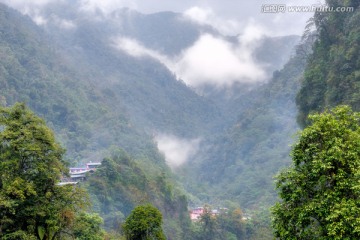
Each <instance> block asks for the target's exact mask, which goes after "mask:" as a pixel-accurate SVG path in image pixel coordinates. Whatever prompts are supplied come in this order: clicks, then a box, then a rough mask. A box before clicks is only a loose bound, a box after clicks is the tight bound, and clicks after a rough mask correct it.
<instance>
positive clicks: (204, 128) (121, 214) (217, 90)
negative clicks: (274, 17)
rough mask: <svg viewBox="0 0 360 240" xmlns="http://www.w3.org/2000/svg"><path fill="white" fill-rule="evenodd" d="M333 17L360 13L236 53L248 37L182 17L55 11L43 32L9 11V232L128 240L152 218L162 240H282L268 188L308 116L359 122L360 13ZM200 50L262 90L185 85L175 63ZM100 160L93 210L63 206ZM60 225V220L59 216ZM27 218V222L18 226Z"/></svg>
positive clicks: (324, 16)
mask: <svg viewBox="0 0 360 240" xmlns="http://www.w3.org/2000/svg"><path fill="white" fill-rule="evenodd" d="M77 3H79V2H77ZM327 4H328V6H334V7H337V6H350V7H353V9H354V11H352V12H341V13H340V12H321V11H318V12H316V13H315V15H314V17H313V18H312V19H310V21H309V24H308V26H307V28H306V29H305V33H304V35H303V37H302V38H301V39H300V37H299V36H283V37H270V36H262V37H259V38H255V39H253V42H251V44H250V43H249V42H248V43H247V44H248V45H246V44H245V43H242V42H241V39H244V38H245V37H246V36H243V35H236V34H237V33H234V35H233V36H228V35H224V34H223V33H222V32H221V31H219V30H218V29H216V28H215V27H213V26H210V25H207V24H199V23H198V22H194V21H185V20H184V18H183V17H184V16H183V15H182V14H179V13H172V12H163V13H154V14H143V13H140V12H137V11H135V10H131V9H121V10H116V11H114V12H113V13H112V14H104V13H102V12H101V11H95V12H93V13H89V12H86V11H83V10H79V9H78V8H77V7H76V6H77V5H76V4H73V2H72V1H57V2H56V1H54V2H52V3H49V4H47V3H45V4H44V5H43V7H42V8H41V9H38V11H39V12H37V13H38V14H41V15H42V16H43V17H44V19H46V20H47V21H43V22H41V21H39V18H37V19H36V18H34V15H32V14H33V13H31V12H30V13H28V14H29V15H28V16H26V15H22V14H20V13H19V12H17V11H16V10H14V9H11V8H9V7H7V6H5V5H4V4H0V56H1V57H0V104H1V105H2V106H4V107H10V106H14V107H13V108H3V109H2V112H1V113H2V118H1V121H3V122H2V128H0V135H4V136H5V135H6V136H10V135H11V137H13V140H14V144H15V145H11V144H10V145H9V141H10V140H9V139H5V138H3V139H2V140H3V144H2V145H1V148H2V152H1V156H2V158H3V160H1V162H0V164H2V166H3V167H2V168H1V169H0V171H2V172H3V174H2V175H1V177H2V179H1V181H0V200H1V203H0V210H1V211H0V216H1V227H0V234H3V235H4V234H5V235H6V236H7V237H8V234H10V235H9V237H12V238H15V239H16V237H18V238H26V237H29V236H31V237H34V236H35V238H36V237H37V238H38V239H51V238H52V237H54V236H55V235H56V236H57V237H59V236H63V235H61V234H62V233H63V232H64V231H63V230H64V229H65V230H66V231H67V230H69V232H71V236H75V237H76V238H77V239H90V238H88V236H90V235H93V236H94V239H103V238H104V237H106V238H108V239H121V238H125V235H128V236H129V234H130V233H126V234H125V232H124V228H123V227H124V225H123V223H124V222H125V221H126V219H127V217H128V216H132V215H131V213H132V211H133V209H136V207H137V206H138V205H142V206H143V205H144V204H151V205H152V206H154V207H155V208H157V209H158V210H159V211H160V213H161V217H162V219H163V225H162V229H163V232H164V235H165V237H166V238H167V239H187V240H199V239H207V240H209V239H269V238H271V237H272V230H271V229H270V216H269V206H271V205H272V204H273V203H274V202H276V201H277V196H276V192H275V190H274V182H273V178H272V177H273V176H274V174H275V173H276V172H278V171H279V169H281V168H283V167H285V166H287V165H289V164H290V159H291V158H290V156H289V153H290V145H291V144H292V143H293V142H294V134H295V133H296V131H298V130H299V128H301V127H304V126H306V125H308V124H309V119H308V115H309V114H310V113H313V112H321V111H324V110H325V109H327V108H330V107H334V106H337V105H339V104H347V105H349V106H351V107H352V109H353V110H354V111H359V110H360V109H359V108H360V105H359V102H360V99H359V96H360V95H359V93H360V89H359V87H360V85H359V80H360V79H359V76H360V75H359V69H360V66H359V42H360V38H359V37H360V28H359V24H358V22H360V18H359V17H360V15H359V2H358V1H356V0H353V1H351V0H349V1H337V0H328V1H327ZM62 20H67V21H65V22H64V21H62ZM34 21H35V22H36V23H35V22H34ZM299 41H300V42H299ZM204 42H205V43H209V42H210V43H211V44H214V43H215V45H216V44H222V47H223V49H225V52H226V53H227V54H231V56H232V57H234V58H236V59H237V58H239V59H241V58H244V59H247V60H248V62H247V63H251V64H250V65H247V66H253V65H252V64H254V65H255V66H256V67H255V68H254V69H256V70H259V72H261V73H262V74H260V75H264V76H265V77H264V79H262V80H261V81H260V80H259V81H258V80H256V81H255V82H249V81H243V80H244V79H240V80H241V81H240V80H239V79H238V80H239V81H235V82H231V84H230V85H228V86H226V85H224V86H219V85H212V84H208V85H206V84H205V85H203V86H201V87H197V86H193V85H191V84H189V82H186V81H185V80H186V79H181V78H180V77H179V75H177V74H178V72H176V71H173V70H174V69H172V68H170V67H169V66H170V65H171V64H170V65H169V61H170V60H171V61H172V62H171V63H172V64H175V63H176V61H175V60H176V59H181V60H182V61H185V60H186V58H185V56H187V57H188V55H186V54H189V52H190V53H191V51H194V49H195V50H198V48H197V47H198V44H200V43H204ZM129 43H130V47H133V48H136V49H137V50H138V55H136V54H134V53H133V52H131V51H129ZM126 44H128V45H126ZM131 44H132V45H131ZM224 46H225V47H224ZM244 46H245V47H248V48H245V47H244ZM126 47H127V48H126ZM229 49H230V50H234V51H229ZM130 50H131V48H130ZM135 52H136V51H135ZM139 52H140V53H141V54H140V53H139ZM195 52H196V51H195ZM229 52H230V53H229ZM244 56H245V57H244ZM174 59H175V60H174ZM184 59H185V60H184ZM203 61H205V60H204V59H203ZM182 67H184V65H182ZM210 70H212V69H209V72H210V73H213V72H212V71H210ZM259 72H257V73H259ZM255 75H256V74H255ZM256 76H257V75H256ZM229 86H230V87H229ZM17 102H24V103H25V105H24V104H16V103H17ZM26 106H27V107H28V108H29V109H31V110H32V111H34V113H35V114H36V115H38V116H39V117H40V118H42V119H44V120H41V119H40V118H39V117H37V116H35V114H33V113H32V112H31V111H30V110H29V109H28V108H27V107H26ZM19 113H22V114H23V116H26V117H25V118H17V114H18V115H19ZM22 114H20V115H22ZM11 117H13V118H11ZM27 118H28V120H29V121H27V120H26V119H27ZM24 119H25V120H24ZM296 120H297V122H298V123H299V125H300V127H299V126H298V124H297V122H296ZM10 123H11V124H13V125H12V130H13V132H12V133H11V134H10V132H9V131H8V128H7V127H6V126H7V124H10ZM45 124H46V125H47V126H48V127H49V128H47V127H45ZM21 126H23V127H24V129H22V128H21ZM37 126H40V127H39V128H38V127H37ZM17 127H20V128H19V129H20V130H19V131H18V129H17ZM26 127H28V129H27V128H26ZM34 129H35V130H36V132H34V133H31V132H32V131H33V130H34ZM39 129H42V130H39ZM44 129H45V130H44ZM52 131H54V135H53V133H52ZM30 133H31V134H30ZM40 135H41V136H42V135H43V136H45V137H41V136H40ZM19 136H23V138H22V137H19ZM31 136H33V138H32V140H29V139H28V137H31ZM55 139H57V141H58V142H59V143H58V142H57V141H55ZM22 140H24V141H25V142H21V141H22ZM11 141H12V140H11ZM47 143H49V144H48V145H47ZM18 144H20V145H21V146H20V145H18ZM12 146H15V147H14V148H12ZM19 146H20V147H19ZM44 146H45V147H46V146H47V147H50V148H51V149H52V150H51V151H50V152H49V151H48V152H46V151H45V153H44V154H45V155H46V156H47V157H49V159H47V158H45V157H43V156H41V155H42V154H43V153H42V152H41V151H42V150H41V149H42V148H43V147H44ZM19 149H20V152H17V151H18V150H19ZM29 149H30V150H29ZM63 149H66V151H63ZM35 150H36V151H35ZM40 150H41V151H40ZM35 153H38V154H39V155H38V156H36V154H35ZM40 153H41V154H40ZM55 155H56V156H55ZM9 156H12V157H9ZM179 156H180V157H181V161H180V162H177V163H176V162H175V164H172V165H171V164H170V163H171V161H177V160H178V159H179ZM51 159H53V160H54V159H55V160H56V159H58V160H59V161H60V162H58V161H57V160H56V161H54V164H55V165H56V167H54V168H52V169H50V170H49V171H50V173H51V174H50V175H49V174H48V173H47V172H46V171H45V172H44V171H43V170H44V169H45V170H46V169H47V168H46V167H45V166H43V162H46V161H50V160H51ZM173 159H175V160H173ZM91 161H94V162H101V166H100V167H99V168H98V169H97V170H96V171H95V172H94V173H92V174H89V175H87V176H86V179H87V181H85V182H81V183H80V184H79V185H77V186H79V188H78V190H79V191H84V192H85V189H86V191H87V192H88V194H89V196H90V202H91V204H92V207H91V208H92V210H91V211H90V210H89V212H86V213H85V212H77V210H76V209H75V208H72V207H71V206H70V208H69V209H67V208H64V206H63V205H62V204H63V203H62V201H63V200H64V201H67V200H69V199H67V197H68V196H67V195H66V194H67V192H66V193H65V192H62V190H60V188H58V187H56V186H57V185H56V183H57V182H58V181H59V179H60V177H61V176H60V175H61V174H60V173H62V174H64V175H67V172H68V169H67V167H68V166H73V167H75V166H76V167H80V166H83V165H84V164H85V163H86V162H91ZM38 163H39V164H38ZM19 164H20V165H19ZM28 164H29V165H28ZM32 164H34V165H32ZM50 166H53V165H51V164H50ZM169 166H171V167H172V168H170V167H169ZM17 167H19V168H17ZM33 167H36V169H37V170H34V171H33V170H31V169H32V168H33ZM38 167H39V169H38ZM24 168H26V169H25V170H24ZM51 171H55V172H51ZM22 172H25V173H26V174H25V175H22ZM24 176H25V179H26V180H24V179H22V177H24ZM33 177H34V178H33ZM14 179H15V180H14ZM29 179H30V181H28V180H29ZM39 179H40V180H39ZM44 179H45V180H44ZM49 179H50V180H49ZM48 180H49V181H48ZM41 181H45V182H48V183H49V185H44V186H48V187H49V189H53V190H54V193H53V194H60V195H61V196H60V197H59V199H58V200H59V203H58V204H55V205H54V208H51V207H49V201H50V200H49V199H51V196H50V195H49V194H47V192H48V190H49V189H43V186H41V187H39V191H40V190H43V193H44V194H45V195H44V194H41V193H37V192H36V191H35V187H34V186H33V185H34V184H35V185H36V184H38V183H39V182H41ZM54 184H55V185H54ZM63 189H68V190H69V191H70V190H71V189H73V188H67V187H65V188H63ZM76 189H77V188H76ZM13 190H14V191H13ZM62 193H64V194H63V195H62ZM84 194H85V193H84ZM42 195H44V196H42ZM85 195H86V194H85ZM70 200H74V201H75V200H77V199H76V198H75V199H70ZM70 200H69V201H70ZM79 201H80V200H79ZM32 202H38V203H42V205H39V204H38V205H36V204H35V205H31V203H32ZM80 202H81V201H80ZM74 204H75V205H76V204H77V203H74ZM199 206H204V208H203V211H204V214H203V216H202V217H200V218H199V219H198V220H197V221H193V222H192V221H190V218H189V210H191V209H192V207H199ZM18 207H21V208H23V209H25V210H21V209H20V208H18ZM26 209H30V210H31V211H30V210H29V211H27V210H26ZM34 209H38V210H39V211H38V212H37V213H35V212H32V210H34ZM44 209H45V210H44ZM219 209H222V210H221V211H219V212H216V211H217V210H219ZM62 210H69V211H68V213H69V214H70V213H71V214H70V215H71V216H70V218H69V219H70V220H71V221H70V220H69V219H68V218H67V217H68V215H66V214H65V215H66V216H65V215H64V214H63V212H62ZM57 211H58V212H60V215H61V216H65V217H64V218H61V219H58V218H56V217H54V214H55V215H56V212H57ZM14 212H16V213H17V214H14ZM44 212H47V213H49V215H47V214H43V213H44ZM94 212H96V213H98V214H100V216H101V217H100V216H99V215H97V214H96V213H94ZM215 212H216V214H215ZM37 214H40V215H41V216H38V215H37ZM23 217H26V218H28V219H29V221H27V222H26V223H24V224H22V225H21V226H18V224H17V223H18V222H19V223H21V221H20V220H18V218H23ZM48 217H50V218H51V221H50V222H49V220H48ZM157 217H158V219H160V216H157ZM14 219H15V220H14ZM52 224H53V225H52ZM60 225H61V227H59V226H60ZM130 225H132V226H133V225H134V224H133V223H131V224H130ZM305 225H306V224H304V226H305ZM54 226H56V227H55V228H54ZM100 226H101V228H100ZM311 226H312V227H311V228H312V229H315V227H314V226H313V225H311ZM125 228H126V227H125ZM103 229H104V230H105V231H106V233H105V231H104V230H103ZM129 229H130V228H129ZM125 231H126V230H125ZM131 231H132V230H131ZM279 231H280V230H279ZM11 234H15V235H11ZM54 234H55V235H54ZM159 234H160V233H159ZM5 235H4V236H5ZM130 235H131V234H130ZM160 235H161V237H160V238H163V235H162V234H160ZM160 235H159V236H160ZM277 235H278V236H280V235H279V234H277ZM29 239H30V238H29ZM64 239H65V238H64Z"/></svg>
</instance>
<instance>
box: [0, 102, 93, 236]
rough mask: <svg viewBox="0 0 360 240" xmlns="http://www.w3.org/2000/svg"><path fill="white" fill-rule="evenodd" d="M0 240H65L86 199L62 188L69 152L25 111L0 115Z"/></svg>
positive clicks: (20, 107)
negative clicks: (67, 153)
mask: <svg viewBox="0 0 360 240" xmlns="http://www.w3.org/2000/svg"><path fill="white" fill-rule="evenodd" d="M0 126H1V131H0V237H2V238H4V239H32V238H39V239H59V238H60V236H61V233H62V231H65V230H66V229H67V228H68V227H70V226H71V224H72V222H73V221H74V217H75V213H76V212H77V211H79V210H80V209H81V208H83V207H84V206H85V204H86V198H85V197H84V195H85V196H86V194H85V193H84V191H83V190H81V189H79V188H74V187H72V186H58V185H57V183H59V182H60V178H61V176H62V174H66V173H67V172H68V169H67V167H66V164H65V162H64V161H63V159H62V156H63V153H64V151H63V149H62V148H61V147H60V145H59V144H58V143H57V142H56V141H55V139H54V135H53V133H52V132H51V131H50V130H49V129H48V128H47V127H46V125H45V123H44V121H43V120H42V119H40V118H38V117H36V116H35V115H34V114H33V113H32V112H30V111H29V110H28V109H27V108H26V107H25V105H23V104H16V105H15V106H14V107H13V108H1V109H0Z"/></svg>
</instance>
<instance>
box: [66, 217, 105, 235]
mask: <svg viewBox="0 0 360 240" xmlns="http://www.w3.org/2000/svg"><path fill="white" fill-rule="evenodd" d="M102 223H103V220H102V218H101V217H100V216H99V215H98V214H95V213H84V212H83V213H81V214H79V215H78V216H76V219H75V226H74V227H73V235H74V237H75V239H76V240H103V239H104V235H105V234H104V231H103V230H102V229H101V227H100V225H101V224H102Z"/></svg>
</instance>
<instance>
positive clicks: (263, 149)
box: [183, 43, 311, 209]
mask: <svg viewBox="0 0 360 240" xmlns="http://www.w3.org/2000/svg"><path fill="white" fill-rule="evenodd" d="M306 44H311V43H306ZM304 68H305V58H304V57H303V56H302V55H301V54H299V53H297V54H296V55H295V56H294V57H292V58H291V59H290V60H289V62H288V63H287V64H286V65H285V66H284V68H283V69H282V70H280V71H276V72H274V75H273V78H272V80H271V81H270V82H269V83H268V84H265V85H263V86H261V87H259V88H256V89H253V90H251V91H249V92H248V93H247V95H246V96H243V97H242V98H239V99H237V100H235V102H234V104H233V106H236V105H239V106H242V107H241V111H240V114H239V115H238V119H237V121H236V122H235V123H234V124H233V125H232V126H231V127H229V128H228V129H227V130H226V132H224V133H223V134H219V135H216V136H213V137H211V138H210V141H206V142H204V143H203V145H202V147H201V149H202V150H203V151H201V153H200V154H199V155H198V156H197V158H196V159H195V160H194V161H193V162H191V163H190V164H189V165H188V166H187V167H186V168H185V169H184V170H183V173H184V176H185V177H184V182H185V185H186V186H189V189H191V188H192V190H191V191H194V192H197V191H199V190H200V191H201V192H202V194H201V196H202V198H203V199H213V200H215V201H216V199H217V201H222V200H223V199H231V200H232V201H235V202H239V203H240V204H241V206H242V207H244V208H245V209H248V208H250V209H257V208H258V207H259V206H264V205H265V206H268V205H270V204H271V203H272V202H273V201H274V200H275V199H276V194H275V192H274V188H273V185H272V182H273V181H272V178H273V176H274V175H275V174H276V172H277V171H278V170H279V169H280V168H282V167H285V166H287V165H288V163H289V150H290V148H289V145H290V144H291V143H292V142H293V140H294V139H293V137H294V134H295V132H296V131H297V129H298V127H297V124H296V113H297V109H296V105H295V96H296V93H297V91H298V89H299V87H300V80H301V78H302V73H303V70H304ZM244 101H245V103H244ZM234 111H236V110H235V109H234ZM189 179H191V180H189ZM197 184H198V186H199V188H193V187H194V186H196V185H197Z"/></svg>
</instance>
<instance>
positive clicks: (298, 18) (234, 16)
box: [0, 0, 320, 35]
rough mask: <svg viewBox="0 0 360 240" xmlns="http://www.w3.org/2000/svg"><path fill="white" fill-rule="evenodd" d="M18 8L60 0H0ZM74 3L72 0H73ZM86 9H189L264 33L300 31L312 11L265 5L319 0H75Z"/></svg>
mask: <svg viewBox="0 0 360 240" xmlns="http://www.w3.org/2000/svg"><path fill="white" fill-rule="evenodd" d="M0 1H1V2H4V3H6V4H8V5H10V6H12V7H15V8H17V9H19V10H20V11H23V12H24V11H28V10H29V9H31V8H34V7H35V8H36V7H40V6H42V5H44V4H46V3H49V2H53V1H64V0H32V1H29V0H0ZM74 2H75V1H74ZM78 2H81V4H82V5H83V6H84V8H87V9H94V8H99V9H101V10H103V11H105V12H110V11H112V10H114V9H117V8H122V7H129V8H132V9H136V10H138V11H140V12H143V13H154V12H159V11H174V12H181V13H185V12H188V13H189V12H190V13H192V14H197V15H198V18H200V19H199V20H201V21H203V22H204V23H211V24H213V25H217V27H218V28H222V30H224V31H225V32H226V33H229V34H230V33H233V34H236V33H239V32H240V31H241V29H242V28H243V27H244V26H246V25H247V24H249V23H252V24H257V25H260V26H262V27H263V28H264V29H265V30H266V31H267V32H268V34H272V35H288V34H301V33H302V31H303V28H304V25H305V22H306V20H307V19H308V18H309V17H311V15H312V14H313V13H304V12H296V13H294V12H293V13H290V12H288V11H285V12H284V13H262V7H263V6H264V5H266V4H272V5H277V4H286V5H287V6H311V5H313V4H318V3H320V0H301V1H300V0H221V1H220V0H191V1H190V0H181V1H178V0H78Z"/></svg>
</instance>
